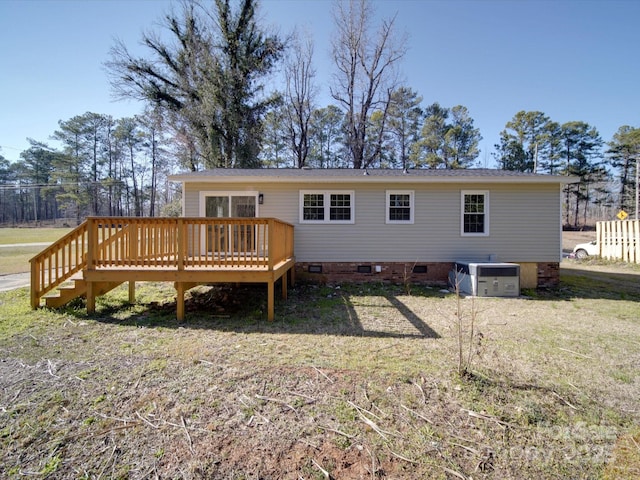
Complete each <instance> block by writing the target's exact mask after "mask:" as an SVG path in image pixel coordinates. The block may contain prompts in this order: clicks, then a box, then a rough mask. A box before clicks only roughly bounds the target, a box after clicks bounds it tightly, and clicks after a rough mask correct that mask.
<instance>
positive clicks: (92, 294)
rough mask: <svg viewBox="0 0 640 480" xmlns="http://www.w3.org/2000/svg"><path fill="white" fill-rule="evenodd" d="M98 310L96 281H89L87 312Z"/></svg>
mask: <svg viewBox="0 0 640 480" xmlns="http://www.w3.org/2000/svg"><path fill="white" fill-rule="evenodd" d="M95 311H96V289H95V284H94V282H87V313H90V314H91V313H95Z"/></svg>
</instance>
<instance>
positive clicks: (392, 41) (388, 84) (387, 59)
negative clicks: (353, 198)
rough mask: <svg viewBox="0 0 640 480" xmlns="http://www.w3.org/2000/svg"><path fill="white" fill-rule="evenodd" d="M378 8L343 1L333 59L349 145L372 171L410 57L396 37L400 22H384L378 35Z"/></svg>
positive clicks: (357, 161) (360, 0) (358, 164)
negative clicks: (370, 141) (399, 67)
mask: <svg viewBox="0 0 640 480" xmlns="http://www.w3.org/2000/svg"><path fill="white" fill-rule="evenodd" d="M373 13H374V12H373V9H372V7H371V3H370V1H369V0H341V1H338V2H337V3H336V4H335V8H334V12H333V17H334V22H335V26H336V29H337V32H336V35H335V37H334V40H333V60H334V62H335V65H336V68H337V72H336V74H335V76H334V85H333V86H332V88H331V96H332V97H333V98H334V99H335V100H336V101H337V102H338V103H339V105H340V106H341V107H342V108H343V109H344V110H345V121H346V123H345V129H346V132H345V133H346V144H347V148H348V150H349V153H350V156H351V159H352V161H353V168H366V167H367V166H369V165H370V164H371V163H373V162H374V161H375V160H376V159H377V158H378V157H379V156H380V150H381V146H382V138H383V134H384V128H385V121H386V118H387V111H388V108H389V103H390V98H391V92H392V91H393V90H394V89H395V88H394V87H395V83H396V82H395V73H396V72H395V71H394V67H395V65H396V64H397V62H398V61H399V60H400V59H401V58H402V57H403V56H404V54H405V51H406V48H405V41H404V39H402V40H400V41H398V40H397V39H396V37H395V36H394V22H395V17H394V18H392V19H390V20H383V21H382V24H381V25H380V26H379V28H378V31H377V32H376V33H375V34H372V31H371V30H372V26H371V23H372V18H373ZM374 111H380V112H381V114H382V117H381V118H378V121H377V123H376V124H377V128H378V130H377V135H376V137H377V139H378V141H377V142H375V143H376V144H375V145H369V146H368V148H367V145H366V141H365V140H366V139H367V138H368V137H369V138H371V135H370V133H369V136H368V133H367V131H368V130H370V129H371V128H372V125H371V124H370V116H371V114H372V113H373V112H374Z"/></svg>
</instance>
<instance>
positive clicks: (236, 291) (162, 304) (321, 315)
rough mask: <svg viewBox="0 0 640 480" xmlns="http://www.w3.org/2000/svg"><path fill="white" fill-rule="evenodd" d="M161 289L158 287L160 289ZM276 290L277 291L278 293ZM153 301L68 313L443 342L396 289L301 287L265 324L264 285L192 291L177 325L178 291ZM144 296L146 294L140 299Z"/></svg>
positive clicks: (159, 292)
mask: <svg viewBox="0 0 640 480" xmlns="http://www.w3.org/2000/svg"><path fill="white" fill-rule="evenodd" d="M156 285H157V284H156ZM276 291H279V290H278V289H277V290H276ZM154 292H155V293H154V294H153V295H152V296H150V297H149V298H147V299H145V298H140V299H138V301H137V302H136V304H133V305H130V304H128V303H127V301H126V299H125V298H124V294H123V295H119V294H118V293H116V294H115V295H112V296H106V297H100V298H99V299H98V306H97V310H96V313H95V314H94V315H89V316H87V315H86V313H85V312H84V311H83V309H82V308H81V306H82V305H81V304H77V305H73V304H72V305H70V306H69V308H68V309H67V312H68V313H70V314H73V315H75V316H83V317H85V316H87V318H91V319H94V320H96V321H99V322H103V323H114V324H119V325H136V326H141V327H143V326H144V327H159V328H191V329H207V330H219V331H226V332H229V331H233V332H238V333H252V332H260V333H291V334H311V335H314V334H315V335H342V336H361V337H391V338H416V339H421V338H433V339H436V338H440V335H439V334H438V333H437V332H436V331H435V330H433V328H431V327H430V326H429V325H428V324H427V323H426V322H425V321H424V320H423V319H422V318H421V317H420V315H418V314H417V313H415V312H414V311H413V310H412V309H411V308H410V307H409V306H408V305H407V304H406V303H405V302H404V301H403V300H402V294H403V291H402V289H401V288H400V287H398V286H392V285H341V286H339V287H338V286H336V287H330V286H319V285H309V284H302V285H300V284H299V285H297V286H296V287H295V288H291V289H290V290H289V295H288V298H287V299H286V300H283V299H279V298H277V299H276V312H275V317H276V318H275V320H274V321H273V322H268V321H267V320H266V316H267V315H266V300H267V299H266V286H265V285H248V284H241V285H216V286H213V287H198V288H196V289H193V290H191V291H189V294H188V296H187V298H186V299H185V311H186V315H185V317H186V318H185V320H184V321H182V322H179V321H178V320H176V318H175V315H176V304H175V291H174V290H173V289H172V288H171V286H170V285H169V286H168V287H166V286H163V287H162V288H160V287H156V288H155V289H154ZM413 294H414V295H417V296H433V297H435V296H442V295H443V294H441V293H438V290H434V289H427V288H424V289H416V288H414V289H413ZM141 296H142V295H141Z"/></svg>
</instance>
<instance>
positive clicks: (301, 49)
mask: <svg viewBox="0 0 640 480" xmlns="http://www.w3.org/2000/svg"><path fill="white" fill-rule="evenodd" d="M292 40H293V49H292V52H291V54H290V56H289V57H288V58H287V60H286V62H285V77H286V82H287V87H286V92H285V100H286V101H285V105H286V109H285V110H286V121H287V131H288V137H289V139H288V140H289V144H290V146H291V150H292V153H293V156H294V159H295V162H296V165H295V166H296V167H297V168H302V167H304V166H305V165H306V163H307V155H308V154H309V121H310V119H311V112H312V111H313V108H314V106H313V103H314V100H315V95H316V88H315V85H314V83H313V80H314V78H315V75H316V72H315V70H314V68H313V66H312V60H313V42H312V40H311V38H309V37H306V38H304V39H301V38H300V35H299V34H298V33H296V34H294V36H293V37H292Z"/></svg>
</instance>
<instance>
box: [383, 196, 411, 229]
mask: <svg viewBox="0 0 640 480" xmlns="http://www.w3.org/2000/svg"><path fill="white" fill-rule="evenodd" d="M386 223H413V191H409V190H387V213H386Z"/></svg>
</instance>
